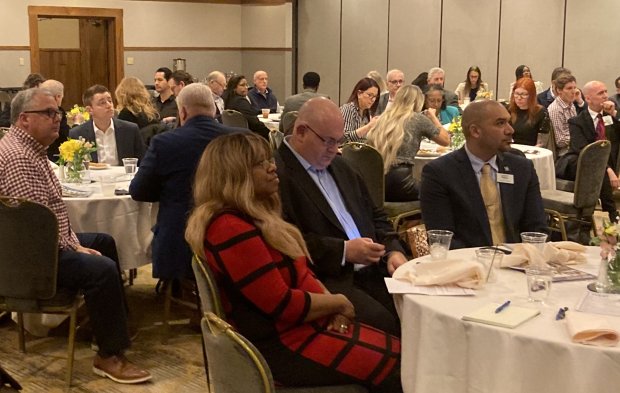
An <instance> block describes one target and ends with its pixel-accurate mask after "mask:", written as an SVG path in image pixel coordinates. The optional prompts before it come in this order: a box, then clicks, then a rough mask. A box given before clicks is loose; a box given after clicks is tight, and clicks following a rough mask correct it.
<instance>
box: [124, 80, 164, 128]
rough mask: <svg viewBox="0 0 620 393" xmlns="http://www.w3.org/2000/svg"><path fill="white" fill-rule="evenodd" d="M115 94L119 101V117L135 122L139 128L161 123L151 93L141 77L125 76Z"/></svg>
mask: <svg viewBox="0 0 620 393" xmlns="http://www.w3.org/2000/svg"><path fill="white" fill-rule="evenodd" d="M114 95H115V96H116V102H117V103H118V105H117V107H116V109H117V110H118V111H119V113H118V118H119V119H121V120H126V121H130V122H132V123H135V124H137V125H138V128H144V127H146V126H148V125H150V124H156V123H159V114H158V113H157V110H156V109H155V107H154V106H153V102H152V101H151V95H150V94H149V92H148V90H146V87H144V83H142V81H141V80H140V79H138V78H134V77H127V78H123V80H121V83H119V84H118V86H117V87H116V91H115V92H114Z"/></svg>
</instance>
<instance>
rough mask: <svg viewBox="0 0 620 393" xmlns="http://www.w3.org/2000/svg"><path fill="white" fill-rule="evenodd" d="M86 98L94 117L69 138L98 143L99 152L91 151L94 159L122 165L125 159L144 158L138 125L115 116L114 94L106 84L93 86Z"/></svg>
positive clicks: (85, 93) (86, 92)
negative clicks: (81, 138)
mask: <svg viewBox="0 0 620 393" xmlns="http://www.w3.org/2000/svg"><path fill="white" fill-rule="evenodd" d="M82 101H83V102H84V105H85V106H86V109H87V110H88V112H90V116H91V119H90V120H89V121H87V122H86V123H84V124H82V125H80V126H78V127H75V128H73V129H71V130H70V131H69V137H70V138H73V139H78V138H80V137H83V138H84V139H86V140H87V141H90V142H95V143H96V144H97V151H96V152H94V153H91V157H92V161H93V162H103V163H107V164H110V165H122V162H123V158H137V159H139V160H141V159H142V156H143V155H144V151H145V150H146V147H145V145H144V142H143V141H142V138H141V137H140V133H139V132H138V126H137V125H136V124H134V123H130V122H128V121H124V120H119V119H115V118H114V103H113V102H112V95H111V94H110V92H109V91H108V89H107V88H106V87H105V86H101V85H94V86H91V87H89V88H88V89H86V91H85V92H84V94H83V95H82Z"/></svg>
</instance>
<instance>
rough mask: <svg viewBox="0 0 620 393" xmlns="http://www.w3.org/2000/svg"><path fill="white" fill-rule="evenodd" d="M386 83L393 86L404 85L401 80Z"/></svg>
mask: <svg viewBox="0 0 620 393" xmlns="http://www.w3.org/2000/svg"><path fill="white" fill-rule="evenodd" d="M388 83H391V84H393V85H402V84H403V83H405V81H404V80H402V79H398V80H393V81H388Z"/></svg>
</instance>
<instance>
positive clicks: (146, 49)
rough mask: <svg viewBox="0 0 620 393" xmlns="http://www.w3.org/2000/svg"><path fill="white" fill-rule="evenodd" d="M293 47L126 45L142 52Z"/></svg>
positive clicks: (281, 49)
mask: <svg viewBox="0 0 620 393" xmlns="http://www.w3.org/2000/svg"><path fill="white" fill-rule="evenodd" d="M292 50H293V49H292V48H275V47H256V48H251V47H236V46H222V47H218V46H126V47H125V51H142V52H173V51H229V52H236V51H263V52H291V51H292Z"/></svg>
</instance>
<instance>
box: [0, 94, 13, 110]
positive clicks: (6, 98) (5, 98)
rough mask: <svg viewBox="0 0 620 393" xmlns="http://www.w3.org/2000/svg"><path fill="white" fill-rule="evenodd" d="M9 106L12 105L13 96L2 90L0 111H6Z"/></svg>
mask: <svg viewBox="0 0 620 393" xmlns="http://www.w3.org/2000/svg"><path fill="white" fill-rule="evenodd" d="M7 105H11V95H10V94H9V93H7V92H6V91H4V90H0V110H4V108H5V107H6V106H7Z"/></svg>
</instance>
